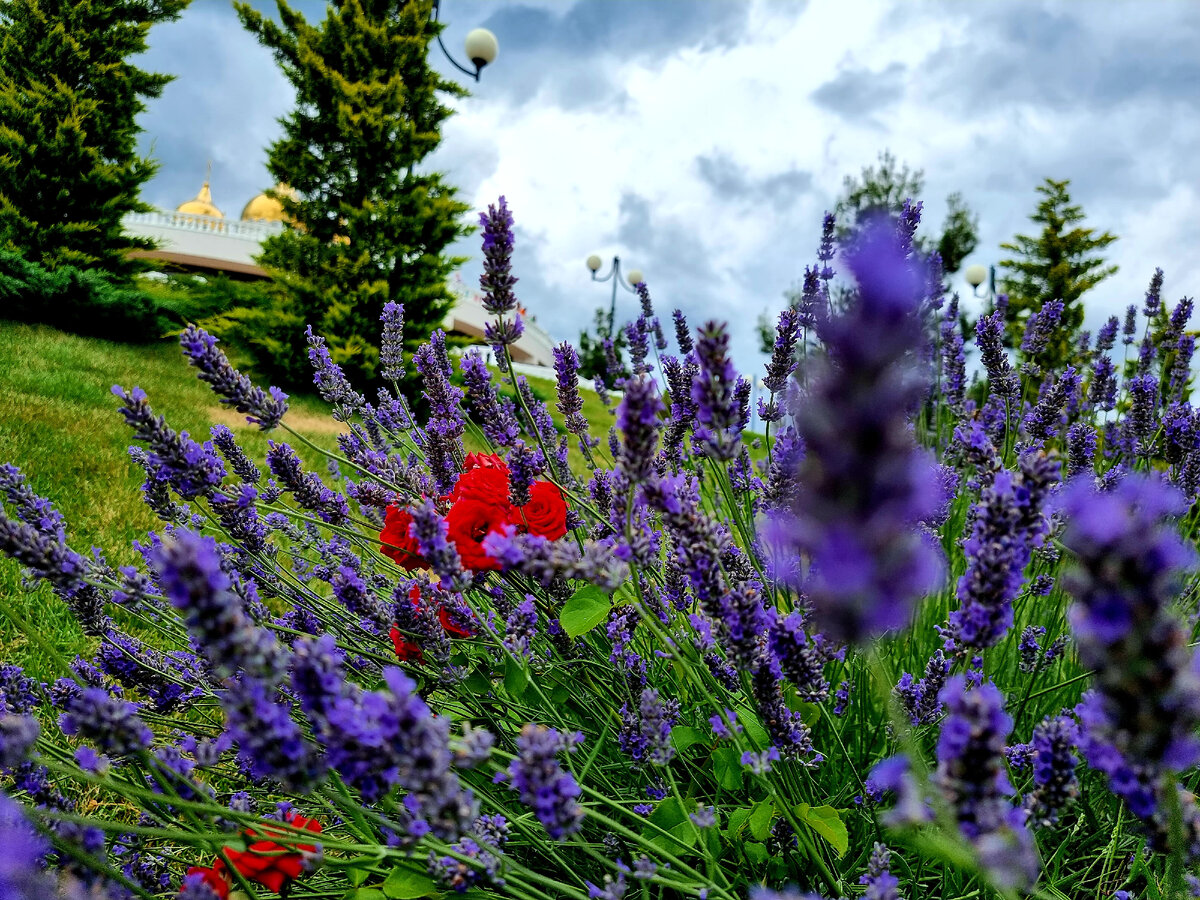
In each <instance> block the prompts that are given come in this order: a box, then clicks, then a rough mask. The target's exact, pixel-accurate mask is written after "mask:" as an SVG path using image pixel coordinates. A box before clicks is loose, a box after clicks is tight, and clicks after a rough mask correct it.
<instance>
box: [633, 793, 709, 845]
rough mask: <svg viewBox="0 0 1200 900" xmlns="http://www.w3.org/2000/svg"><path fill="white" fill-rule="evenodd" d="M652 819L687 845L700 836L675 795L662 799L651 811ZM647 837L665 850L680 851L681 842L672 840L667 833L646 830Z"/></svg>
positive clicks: (692, 843) (693, 842)
mask: <svg viewBox="0 0 1200 900" xmlns="http://www.w3.org/2000/svg"><path fill="white" fill-rule="evenodd" d="M650 821H651V822H653V823H654V824H655V825H657V826H658V827H659V828H661V829H663V830H664V831H669V832H670V833H671V835H672V836H673V837H675V838H677V839H678V840H679V841H682V842H683V844H684V845H685V846H689V847H690V846H693V845H694V844H695V843H696V839H697V837H698V836H699V834H698V829H697V828H696V826H695V825H693V824H692V823H691V821H690V820H689V819H688V814H687V811H686V810H685V809H684V808H683V805H682V804H681V803H680V802H679V801H678V800H676V799H675V798H674V797H668V798H667V799H666V800H663V801H661V802H660V803H659V804H658V806H656V807H655V808H654V812H652V813H650ZM646 837H648V838H649V839H650V843H651V844H653V845H654V846H656V847H660V848H662V849H663V850H668V851H673V852H674V851H678V850H679V844H678V843H676V841H673V840H671V839H670V838H668V837H666V836H665V835H662V834H659V833H658V832H649V831H647V832H646Z"/></svg>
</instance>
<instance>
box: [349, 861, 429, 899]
mask: <svg viewBox="0 0 1200 900" xmlns="http://www.w3.org/2000/svg"><path fill="white" fill-rule="evenodd" d="M383 894H384V896H385V897H387V900H417V898H418V897H432V896H434V895H435V894H437V883H436V882H434V880H433V879H432V878H430V877H429V876H428V875H426V874H425V873H424V872H417V871H415V870H413V869H404V868H396V869H392V871H391V872H390V873H388V877H387V878H386V879H384V882H383ZM356 900H357V898H356Z"/></svg>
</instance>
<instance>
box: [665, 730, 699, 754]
mask: <svg viewBox="0 0 1200 900" xmlns="http://www.w3.org/2000/svg"><path fill="white" fill-rule="evenodd" d="M707 740H708V735H706V734H705V733H704V732H703V731H701V730H700V729H699V728H692V727H691V726H690V725H676V726H675V727H674V728H672V729H671V743H672V744H674V745H675V749H676V750H678V751H679V752H680V753H682V752H683V751H684V750H686V749H687V748H688V747H691V746H693V745H694V744H702V743H704V742H705V741H707Z"/></svg>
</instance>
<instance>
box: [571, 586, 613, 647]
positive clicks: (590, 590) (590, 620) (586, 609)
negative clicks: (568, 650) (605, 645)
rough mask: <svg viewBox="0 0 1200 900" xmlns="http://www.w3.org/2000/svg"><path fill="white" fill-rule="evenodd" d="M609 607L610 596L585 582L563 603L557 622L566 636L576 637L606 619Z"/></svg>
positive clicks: (610, 606) (610, 602) (610, 604)
mask: <svg viewBox="0 0 1200 900" xmlns="http://www.w3.org/2000/svg"><path fill="white" fill-rule="evenodd" d="M611 609H612V598H611V597H609V596H608V594H606V593H604V591H602V590H600V588H598V587H596V586H595V585H594V584H587V585H584V586H583V587H581V588H580V589H579V590H577V591H576V592H575V593H574V594H572V595H571V599H570V600H568V601H567V602H566V603H564V604H563V608H562V612H561V613H559V616H558V624H560V625H561V626H562V629H563V631H565V632H566V633H567V637H569V638H577V637H579V636H580V635H581V634H587V633H588V632H589V631H591V630H592V629H593V628H595V627H596V626H597V625H599V624H600V623H601V622H603V621H604V620H605V619H607V618H608V613H609V610H611Z"/></svg>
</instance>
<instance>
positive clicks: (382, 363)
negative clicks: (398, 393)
mask: <svg viewBox="0 0 1200 900" xmlns="http://www.w3.org/2000/svg"><path fill="white" fill-rule="evenodd" d="M379 320H380V321H381V322H383V340H382V342H381V343H380V346H379V374H380V375H381V376H383V378H385V379H386V380H388V381H391V382H393V383H395V382H398V381H403V380H404V305H403V304H401V303H396V302H395V301H393V300H389V301H388V302H387V303H385V304H383V314H382V315H381V316H380V317H379Z"/></svg>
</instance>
